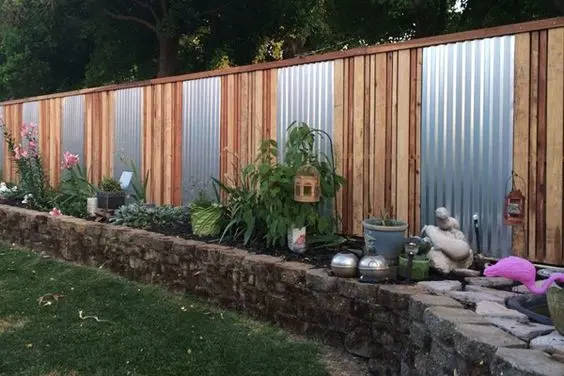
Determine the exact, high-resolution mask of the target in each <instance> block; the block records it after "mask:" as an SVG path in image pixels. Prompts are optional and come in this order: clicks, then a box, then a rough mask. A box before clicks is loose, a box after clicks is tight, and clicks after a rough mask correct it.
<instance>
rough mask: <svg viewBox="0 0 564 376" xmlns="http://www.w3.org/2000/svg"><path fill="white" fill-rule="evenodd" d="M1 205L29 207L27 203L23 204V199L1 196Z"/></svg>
mask: <svg viewBox="0 0 564 376" xmlns="http://www.w3.org/2000/svg"><path fill="white" fill-rule="evenodd" d="M0 205H9V206H16V207H18V208H26V209H29V206H28V205H26V204H22V201H21V200H9V199H4V198H0Z"/></svg>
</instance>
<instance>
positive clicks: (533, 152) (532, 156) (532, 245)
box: [527, 32, 539, 260]
mask: <svg viewBox="0 0 564 376" xmlns="http://www.w3.org/2000/svg"><path fill="white" fill-rule="evenodd" d="M529 72H530V73H529V77H530V87H529V161H528V166H529V169H528V173H529V176H528V186H529V187H528V188H529V189H528V194H527V211H528V221H527V226H528V227H527V243H528V252H527V257H528V258H529V259H531V260H534V259H536V249H537V248H536V245H537V244H536V236H537V225H536V213H537V184H536V181H537V164H536V160H537V127H538V111H537V104H538V90H539V85H538V79H539V33H538V32H533V33H531V58H530V69H529Z"/></svg>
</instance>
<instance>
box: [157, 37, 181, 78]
mask: <svg viewBox="0 0 564 376" xmlns="http://www.w3.org/2000/svg"><path fill="white" fill-rule="evenodd" d="M179 41H180V39H179V38H178V37H176V36H174V37H171V36H169V35H160V36H159V71H158V73H157V77H167V76H172V75H174V74H176V69H177V67H178V44H179Z"/></svg>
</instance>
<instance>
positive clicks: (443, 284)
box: [417, 281, 462, 295]
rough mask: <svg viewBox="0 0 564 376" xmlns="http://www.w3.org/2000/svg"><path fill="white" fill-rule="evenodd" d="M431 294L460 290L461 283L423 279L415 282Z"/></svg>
mask: <svg viewBox="0 0 564 376" xmlns="http://www.w3.org/2000/svg"><path fill="white" fill-rule="evenodd" d="M417 285H418V286H423V287H424V288H425V289H426V290H427V291H429V292H430V293H433V294H437V295H442V294H445V293H447V292H449V291H460V290H461V289H462V284H461V283H460V282H459V281H423V282H419V283H417Z"/></svg>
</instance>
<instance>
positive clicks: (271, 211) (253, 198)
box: [214, 123, 344, 246]
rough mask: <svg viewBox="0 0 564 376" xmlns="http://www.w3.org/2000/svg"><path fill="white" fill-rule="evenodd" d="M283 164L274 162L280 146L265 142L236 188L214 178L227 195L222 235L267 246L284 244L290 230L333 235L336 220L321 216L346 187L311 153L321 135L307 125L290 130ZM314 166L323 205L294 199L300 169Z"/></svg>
mask: <svg viewBox="0 0 564 376" xmlns="http://www.w3.org/2000/svg"><path fill="white" fill-rule="evenodd" d="M288 130H289V135H288V141H287V143H286V145H285V148H284V150H285V158H284V161H283V162H278V161H276V157H277V155H278V145H277V143H276V142H275V141H273V140H266V141H263V143H262V144H261V147H260V150H259V153H258V156H257V158H256V160H255V161H254V163H251V164H249V165H247V166H245V167H244V168H243V169H242V171H241V176H240V178H239V181H238V182H237V184H234V185H227V184H224V183H222V182H220V181H218V180H217V179H214V182H215V184H217V185H218V186H219V187H220V188H221V189H223V190H224V191H225V192H226V194H227V200H226V201H225V203H224V207H225V211H226V216H227V219H228V224H227V226H226V228H225V230H224V235H226V234H230V235H231V236H232V237H234V238H241V239H242V240H243V242H244V243H245V244H248V243H249V242H250V241H264V242H266V244H267V245H268V246H282V245H284V244H285V243H286V239H287V233H288V229H290V228H292V227H303V226H307V232H308V235H313V236H316V235H325V236H329V235H332V234H333V233H334V230H335V226H336V218H332V217H331V216H328V215H324V214H322V211H321V209H322V208H323V207H324V204H325V203H326V202H328V201H329V202H330V201H331V200H332V199H333V198H334V197H335V194H336V192H337V191H338V190H339V189H340V187H341V186H342V184H343V183H344V179H343V178H342V177H341V176H338V175H337V174H335V172H334V168H333V165H332V164H331V162H330V161H329V159H328V158H327V156H325V155H324V154H321V157H320V156H319V154H318V153H317V151H316V150H315V140H316V138H317V137H319V133H318V132H317V131H316V130H313V129H311V128H309V126H307V124H305V123H294V124H292V125H291V126H290V127H289V129H288ZM306 163H307V164H309V165H311V166H313V167H315V168H316V169H317V170H318V172H319V174H320V188H321V200H320V202H319V203H316V204H305V203H298V202H295V201H294V200H293V196H294V177H295V175H296V172H297V170H298V169H299V168H300V167H301V166H303V165H304V164H306Z"/></svg>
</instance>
